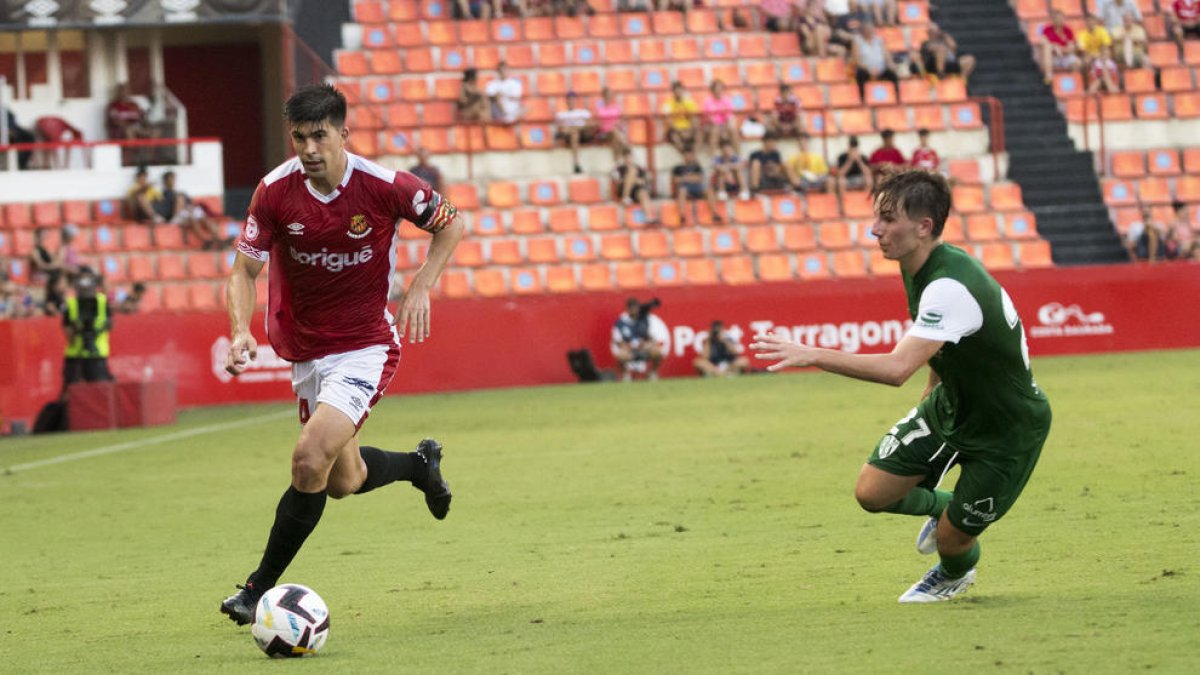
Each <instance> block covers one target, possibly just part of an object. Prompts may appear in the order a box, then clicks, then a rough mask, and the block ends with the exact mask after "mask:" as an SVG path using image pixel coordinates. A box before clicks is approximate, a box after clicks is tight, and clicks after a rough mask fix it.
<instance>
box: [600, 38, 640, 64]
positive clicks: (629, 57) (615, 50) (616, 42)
mask: <svg viewBox="0 0 1200 675" xmlns="http://www.w3.org/2000/svg"><path fill="white" fill-rule="evenodd" d="M633 44H634V43H633V41H632V40H627V39H624V38H615V39H612V40H605V42H604V62H605V63H634V62H636V61H637V60H638V59H637V57H635V56H634V54H633Z"/></svg>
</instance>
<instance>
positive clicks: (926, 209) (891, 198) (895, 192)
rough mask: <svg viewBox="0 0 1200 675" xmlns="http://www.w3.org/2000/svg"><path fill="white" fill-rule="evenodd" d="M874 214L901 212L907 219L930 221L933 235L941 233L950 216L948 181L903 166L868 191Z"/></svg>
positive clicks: (935, 174)
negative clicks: (872, 201) (871, 199)
mask: <svg viewBox="0 0 1200 675" xmlns="http://www.w3.org/2000/svg"><path fill="white" fill-rule="evenodd" d="M871 197H872V198H873V199H874V200H875V206H876V208H877V209H878V213H880V214H884V213H889V212H890V213H893V214H895V213H899V212H903V213H904V215H906V216H908V218H909V220H914V221H915V220H920V219H922V218H929V219H931V220H932V221H933V238H934V239H937V238H938V237H940V236H942V229H943V228H945V227H946V218H947V217H948V216H949V215H950V184H949V183H948V182H946V178H945V177H944V176H942V175H941V174H940V173H933V172H931V171H924V170H922V169H907V170H905V171H898V172H896V173H893V174H890V175H888V176H885V177H884V178H883V180H881V181H879V182H878V183H876V184H875V187H874V189H872V190H871Z"/></svg>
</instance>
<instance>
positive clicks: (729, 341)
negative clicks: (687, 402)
mask: <svg viewBox="0 0 1200 675" xmlns="http://www.w3.org/2000/svg"><path fill="white" fill-rule="evenodd" d="M697 351H698V352H699V355H698V356H697V357H696V359H695V360H694V361H692V366H693V367H695V369H696V370H697V371H699V373H700V376H701V377H717V376H720V375H726V376H730V377H732V376H734V375H741V374H742V373H744V372H746V371H748V370H750V359H748V358H746V357H745V356H744V355H743V354H742V349H741V347H740V346H739V345H738V343H736V342H734V341H733V338H732V337H730V335H729V333H728V332H727V331H726V330H725V324H724V323H723V322H722V321H720V320H717V321H713V322H712V325H711V326H710V327H709V329H708V339H707V340H705V341H704V345H703V346H702V347H700V348H699V349H698V350H697Z"/></svg>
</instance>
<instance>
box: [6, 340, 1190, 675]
mask: <svg viewBox="0 0 1200 675" xmlns="http://www.w3.org/2000/svg"><path fill="white" fill-rule="evenodd" d="M414 358H415V357H414ZM564 367H565V365H564ZM1034 370H1035V374H1036V376H1037V379H1038V381H1039V383H1040V384H1041V385H1042V387H1043V388H1044V389H1045V390H1046V391H1047V393H1048V394H1049V396H1050V399H1051V402H1052V404H1053V406H1054V412H1055V419H1054V429H1053V432H1052V434H1051V437H1050V441H1049V443H1048V445H1047V447H1046V449H1045V451H1044V452H1043V454H1042V460H1041V463H1040V465H1039V467H1038V469H1037V471H1036V472H1035V473H1034V476H1033V479H1032V481H1031V482H1030V484H1029V487H1028V488H1027V489H1026V491H1025V494H1024V495H1023V496H1022V497H1021V499H1020V501H1019V502H1018V503H1017V505H1016V507H1015V508H1014V509H1013V511H1012V512H1011V513H1010V514H1009V515H1008V516H1007V517H1006V518H1005V519H1004V520H1002V521H1001V522H1000V523H999V524H997V525H996V526H995V527H993V528H992V529H991V530H989V531H988V532H987V533H986V534H985V535H984V537H983V538H982V540H981V541H982V542H983V552H984V557H983V561H982V563H981V565H980V567H979V581H978V584H977V585H976V586H975V588H973V589H971V591H970V592H969V593H968V594H967V595H965V596H963V597H962V598H961V599H958V600H955V601H953V602H951V603H945V604H938V605H930V606H901V605H899V604H897V602H896V598H897V596H898V595H899V594H900V593H901V592H902V591H903V590H904V589H905V588H907V587H908V585H909V584H910V583H912V582H913V581H914V580H915V579H917V578H918V577H919V576H920V575H921V574H922V573H923V572H924V571H925V570H926V568H927V567H928V566H929V565H930V564H931V562H932V558H922V557H920V556H918V555H917V553H916V552H915V550H914V547H913V541H914V538H915V535H916V532H917V530H918V528H919V527H920V524H921V521H920V520H919V519H916V518H906V517H902V516H893V515H870V514H867V513H865V512H863V511H861V510H859V508H858V507H857V505H856V504H855V502H854V500H853V496H852V486H853V483H854V479H855V476H856V475H857V472H858V470H859V467H860V465H861V464H862V462H863V460H864V458H865V457H866V456H867V454H868V453H869V451H870V449H871V447H872V446H873V444H874V443H875V441H876V440H877V439H878V437H879V436H880V435H881V434H882V433H883V432H884V431H886V430H887V429H888V427H890V426H891V425H892V424H893V423H894V422H895V421H896V420H897V419H899V418H900V417H902V416H904V415H905V414H906V413H907V411H908V409H909V408H910V407H911V406H912V405H913V404H914V403H915V401H916V398H917V397H918V396H919V395H920V392H921V386H922V384H923V378H924V374H923V373H922V374H919V375H918V376H917V377H915V378H914V379H913V381H912V382H910V383H909V384H908V385H907V386H905V387H903V388H901V389H890V388H887V387H881V386H878V385H870V384H865V383H859V382H854V381H850V380H846V379H842V378H837V377H834V376H830V375H825V374H820V373H796V374H788V375H770V376H754V377H744V378H741V379H737V380H722V381H713V380H698V379H681V380H671V381H663V382H659V383H634V384H632V385H623V384H606V385H595V386H579V385H574V386H560V387H544V388H533V389H521V390H507V391H489V392H475V393H466V394H447V395H431V396H415V397H394V398H389V399H386V400H385V401H384V402H383V403H382V404H381V405H380V406H379V407H378V408H377V410H376V412H375V414H373V415H372V417H371V419H370V421H369V422H368V423H367V425H366V427H365V429H364V431H363V434H362V437H363V439H364V441H365V442H367V443H370V444H373V445H379V446H382V447H386V448H391V449H409V448H411V447H412V446H413V445H414V444H415V443H416V441H418V440H419V439H420V438H421V437H423V436H427V435H428V436H434V437H437V438H439V439H440V440H442V441H443V442H444V443H445V446H446V460H445V463H444V470H445V473H446V476H447V478H448V480H449V481H450V483H451V485H452V487H453V489H454V494H455V499H454V504H453V508H452V509H451V511H450V516H449V518H448V519H447V520H446V521H444V522H437V521H434V520H433V519H432V518H431V517H429V515H428V513H427V512H426V510H425V507H424V504H423V502H422V500H421V496H420V494H419V493H418V492H416V491H415V490H413V489H412V488H410V487H409V486H408V485H407V484H403V485H398V486H393V487H389V488H386V489H383V490H380V491H377V492H374V493H372V494H369V495H365V496H362V497H356V498H350V499H347V500H344V501H341V502H331V503H330V505H329V507H328V508H327V509H326V511H325V517H324V519H323V520H322V522H321V524H320V526H319V527H318V528H317V531H316V532H315V533H314V534H313V536H312V537H311V538H310V539H309V542H308V544H307V545H306V546H305V548H304V550H303V551H301V553H300V555H299V557H298V559H297V560H296V562H295V563H294V565H293V566H292V568H291V569H290V570H289V571H288V573H287V574H286V576H285V577H284V579H283V581H294V582H298V583H303V584H307V585H310V586H312V587H313V588H315V589H316V590H317V591H318V592H319V593H320V594H321V595H322V596H323V597H324V598H325V599H326V601H327V602H328V603H329V605H330V609H331V612H332V629H331V632H330V637H329V642H328V643H327V645H326V648H325V651H324V652H323V653H322V654H321V655H320V656H318V657H317V658H315V659H311V660H307V661H305V662H304V663H288V664H284V663H278V662H272V661H270V660H269V659H267V658H266V657H264V656H263V655H262V654H261V653H260V652H259V651H258V650H257V648H256V647H255V646H254V644H253V641H252V640H251V638H250V635H249V631H248V630H247V629H246V628H238V627H235V626H234V625H233V624H232V623H231V622H229V621H228V620H227V619H226V618H225V617H224V616H222V615H220V614H219V613H218V612H217V606H218V604H219V602H220V600H221V599H222V598H224V597H225V596H226V595H228V594H229V593H231V592H232V591H233V590H234V589H233V584H234V583H235V582H239V581H241V580H242V579H243V578H244V576H245V574H246V573H247V572H248V571H249V570H250V569H251V568H253V566H254V565H255V564H256V563H257V560H258V556H259V554H260V552H261V550H262V546H263V543H264V540H265V536H266V532H267V529H268V528H269V526H270V522H271V517H272V515H273V511H274V506H275V502H276V500H277V499H278V497H279V494H280V493H281V491H282V490H283V489H284V488H285V487H286V485H287V483H288V457H289V453H290V451H291V446H292V443H293V442H294V440H295V436H296V433H297V430H298V427H297V425H296V423H295V421H294V419H293V418H292V416H291V411H293V410H294V407H293V406H291V405H287V406H284V405H275V406H237V407H228V408H217V409H208V410H198V411H192V412H188V413H186V414H184V415H182V419H181V422H180V424H179V425H178V427H176V428H172V429H162V428H159V429H139V430H134V431H127V432H120V433H116V432H114V433H95V434H78V435H70V436H67V435H58V436H54V437H38V438H26V439H11V440H5V441H3V442H0V473H5V474H7V475H0V619H2V621H0V624H2V625H0V671H4V672H11V673H23V674H24V673H37V672H46V673H64V672H72V673H73V672H79V673H98V672H112V673H143V672H144V673H188V672H196V673H209V672H217V671H225V672H238V673H257V672H271V673H280V672H283V670H282V669H286V670H288V672H301V671H303V672H305V673H326V672H330V673H356V674H357V673H373V672H378V673H397V672H415V673H488V674H492V673H733V672H753V673H802V672H811V673H917V672H921V673H939V672H944V673H955V674H956V675H958V674H961V673H1009V672H1013V673H1029V672H1032V673H1057V672H1066V673H1132V672H1156V673H1195V672H1198V669H1200V665H1198V664H1200V566H1198V565H1197V564H1196V560H1197V555H1198V554H1200V534H1198V530H1200V454H1198V451H1197V442H1198V441H1197V439H1200V414H1197V401H1200V375H1198V373H1200V351H1176V352H1159V353H1143V354H1121V355H1108V356H1092V357H1070V358H1045V359H1039V360H1036V361H1035V364H1034ZM400 377H403V369H402V370H401V373H400ZM246 420H249V422H246ZM239 422H241V425H240V426H236V425H237V424H238V423H239ZM216 425H226V427H225V428H224V430H223V431H211V430H210V429H211V428H212V427H214V426H216ZM166 434H173V436H171V437H170V440H168V441H167V442H159V443H152V444H141V443H139V441H141V440H144V439H154V438H160V437H162V436H164V435H166ZM116 444H127V445H124V446H122V448H123V449H118V451H115V452H110V453H107V454H101V455H97V456H92V457H88V458H84V459H79V460H77V461H68V462H63V463H58V464H49V465H38V466H34V467H31V468H26V469H24V470H16V471H11V472H5V471H3V469H2V467H14V466H15V467H18V469H19V467H20V465H28V464H30V463H34V462H41V461H43V460H46V459H49V458H53V457H58V456H61V455H66V454H70V453H74V452H79V451H84V450H88V449H94V448H111V447H112V446H114V445H116ZM953 476H954V474H953V473H952V474H951V478H952V477H953Z"/></svg>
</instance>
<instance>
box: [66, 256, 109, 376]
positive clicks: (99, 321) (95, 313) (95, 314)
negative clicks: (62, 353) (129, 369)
mask: <svg viewBox="0 0 1200 675" xmlns="http://www.w3.org/2000/svg"><path fill="white" fill-rule="evenodd" d="M65 307H66V309H65V311H64V312H63V331H64V332H65V333H66V336H67V349H66V358H65V359H64V361H63V388H64V390H65V389H66V387H67V386H68V385H71V384H74V383H75V382H79V381H84V382H111V381H112V380H113V376H112V374H110V373H109V372H108V352H109V347H108V334H109V332H110V331H111V330H112V311H111V308H110V307H109V306H108V297H107V296H106V295H105V294H104V293H103V292H101V291H100V279H99V277H97V276H96V273H95V272H93V271H92V270H91V269H89V268H87V267H83V268H80V270H79V276H78V277H77V278H76V280H75V293H74V295H72V296H71V297H69V298H67V300H66V304H65Z"/></svg>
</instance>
